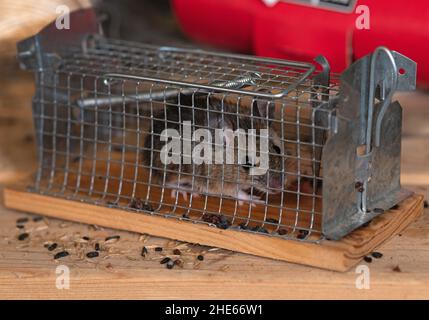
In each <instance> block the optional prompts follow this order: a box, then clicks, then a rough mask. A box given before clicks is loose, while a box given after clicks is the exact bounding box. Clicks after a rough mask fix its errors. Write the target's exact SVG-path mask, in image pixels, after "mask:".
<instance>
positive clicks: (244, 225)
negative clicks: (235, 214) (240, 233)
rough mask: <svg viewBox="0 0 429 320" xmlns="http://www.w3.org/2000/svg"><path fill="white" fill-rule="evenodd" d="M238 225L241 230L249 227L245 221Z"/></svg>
mask: <svg viewBox="0 0 429 320" xmlns="http://www.w3.org/2000/svg"><path fill="white" fill-rule="evenodd" d="M238 226H239V227H240V229H242V230H247V229H249V227H248V226H247V225H246V223H244V222H243V223H240V224H239V225H238Z"/></svg>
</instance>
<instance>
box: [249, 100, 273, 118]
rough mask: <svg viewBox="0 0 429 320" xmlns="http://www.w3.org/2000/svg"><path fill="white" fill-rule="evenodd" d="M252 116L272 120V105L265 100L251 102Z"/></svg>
mask: <svg viewBox="0 0 429 320" xmlns="http://www.w3.org/2000/svg"><path fill="white" fill-rule="evenodd" d="M253 115H255V116H258V117H261V118H267V117H268V119H273V118H274V103H272V102H271V101H267V100H256V99H255V100H253Z"/></svg>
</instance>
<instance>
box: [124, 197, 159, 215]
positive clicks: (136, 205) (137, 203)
mask: <svg viewBox="0 0 429 320" xmlns="http://www.w3.org/2000/svg"><path fill="white" fill-rule="evenodd" d="M129 206H130V208H133V209H137V210H146V211H151V212H152V211H154V210H153V208H152V206H151V205H150V204H149V203H146V202H143V200H141V199H139V198H135V199H133V200H131V203H130V205H129Z"/></svg>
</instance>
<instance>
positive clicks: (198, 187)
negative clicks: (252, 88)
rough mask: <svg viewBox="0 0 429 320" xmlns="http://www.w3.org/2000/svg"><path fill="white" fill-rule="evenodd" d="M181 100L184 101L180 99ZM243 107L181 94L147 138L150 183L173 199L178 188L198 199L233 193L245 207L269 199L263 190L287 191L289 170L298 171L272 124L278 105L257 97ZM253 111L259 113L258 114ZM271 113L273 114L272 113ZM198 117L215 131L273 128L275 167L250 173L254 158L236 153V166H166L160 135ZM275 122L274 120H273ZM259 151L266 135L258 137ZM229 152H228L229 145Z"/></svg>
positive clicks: (196, 123)
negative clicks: (241, 159)
mask: <svg viewBox="0 0 429 320" xmlns="http://www.w3.org/2000/svg"><path fill="white" fill-rule="evenodd" d="M179 101H180V102H179ZM239 107H240V112H239V113H238V112H237V108H238V106H237V105H236V104H235V103H231V102H225V103H223V102H222V99H219V98H218V97H215V96H209V98H208V96H207V95H206V94H193V95H192V94H191V95H185V94H180V95H179V98H178V99H176V101H175V102H173V103H171V105H169V106H166V108H165V109H161V110H159V109H158V110H157V111H156V112H155V113H154V115H153V121H151V124H150V126H149V129H148V134H147V135H146V138H145V143H144V153H143V163H144V165H145V166H146V167H147V168H149V169H150V171H151V172H152V175H151V181H149V184H150V185H153V184H156V185H158V186H161V187H164V186H165V187H167V188H170V189H171V190H172V191H171V197H173V198H175V197H176V196H177V192H179V193H180V194H182V196H183V198H184V199H185V200H187V199H188V196H187V194H188V193H192V195H193V197H198V196H199V195H200V194H206V195H213V196H217V197H222V198H223V197H224V196H227V197H231V198H233V199H236V200H238V203H239V205H243V204H244V202H250V203H251V205H252V206H255V204H256V203H265V201H263V200H262V197H261V194H266V195H268V194H276V193H280V192H282V191H284V189H285V186H286V187H287V186H288V184H290V183H291V182H292V180H290V179H288V177H287V175H286V174H285V173H286V172H292V170H293V167H294V164H293V163H292V162H291V161H290V160H289V158H288V156H287V152H286V153H285V148H284V145H283V143H282V141H281V139H280V138H279V135H278V133H277V132H276V130H274V129H273V127H272V125H271V123H270V124H269V125H267V120H266V119H270V120H273V119H274V108H273V106H272V105H268V106H267V102H261V101H257V100H254V101H253V103H251V105H247V106H246V105H240V106H239ZM252 112H253V113H252ZM267 112H268V113H267ZM183 121H192V122H193V127H196V128H202V127H203V128H204V127H205V128H210V131H212V132H213V131H214V129H231V130H232V131H235V130H237V129H238V128H239V129H243V130H244V131H245V132H248V131H247V130H249V129H256V132H259V130H260V129H268V152H269V157H268V162H269V170H267V171H266V173H265V174H260V175H250V173H249V171H250V169H251V167H252V163H251V161H249V159H248V158H246V163H242V164H239V163H238V158H237V157H235V159H234V163H233V164H211V165H210V164H201V165H196V164H173V163H170V164H166V165H164V163H162V161H161V149H162V148H163V146H164V145H165V143H166V142H165V141H161V139H160V135H161V133H162V131H163V130H164V129H166V128H169V129H175V130H178V131H179V130H180V126H181V122H183ZM269 122H272V121H269ZM256 144H257V146H256V147H257V150H258V149H259V144H260V139H259V138H258V135H257V137H256ZM224 152H226V150H225V149H224Z"/></svg>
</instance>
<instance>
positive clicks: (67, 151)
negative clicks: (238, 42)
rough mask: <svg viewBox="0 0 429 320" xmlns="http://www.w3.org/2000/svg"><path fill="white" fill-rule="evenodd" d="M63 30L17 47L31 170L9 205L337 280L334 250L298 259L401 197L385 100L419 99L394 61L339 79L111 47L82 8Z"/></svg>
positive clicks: (393, 106) (410, 65) (297, 68)
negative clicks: (284, 263) (25, 83)
mask: <svg viewBox="0 0 429 320" xmlns="http://www.w3.org/2000/svg"><path fill="white" fill-rule="evenodd" d="M73 23H76V24H77V25H75V26H73ZM71 26H72V28H71V30H67V29H65V30H57V29H56V28H55V25H50V26H48V27H47V28H45V29H44V30H43V31H41V32H40V33H39V34H37V35H36V36H34V37H32V38H29V39H27V40H24V41H22V42H20V43H19V44H18V55H19V60H20V62H21V65H22V66H23V67H24V68H25V69H29V70H33V71H34V72H35V77H36V93H35V96H34V100H33V116H34V124H35V129H36V136H37V150H38V156H39V166H38V171H37V174H36V178H35V181H34V184H32V186H31V187H30V188H28V190H27V191H26V192H24V193H20V195H21V196H23V197H21V196H20V197H18V196H17V195H18V194H17V193H13V191H11V190H8V191H7V192H6V203H7V205H8V206H10V207H14V208H17V209H23V210H27V211H34V212H38V213H45V214H48V215H53V216H58V217H63V218H67V219H71V220H77V221H83V222H88V223H96V224H101V225H106V226H109V227H117V228H124V229H129V230H132V231H139V232H147V233H150V234H154V235H159V236H165V237H171V238H176V239H180V240H185V241H190V242H199V243H202V244H209V245H217V246H220V247H225V248H228V249H232V250H237V251H244V252H248V253H254V254H258V255H265V256H270V257H275V258H281V259H286V260H290V261H294V262H301V263H307V264H311V265H317V266H321V267H327V268H331V269H338V270H342V269H345V268H346V267H348V266H349V265H350V264H347V263H346V262H342V265H341V266H338V265H337V266H335V262H332V263H330V262H327V260H328V259H333V258H332V253H329V254H327V257H323V254H321V253H320V255H321V256H320V257H311V258H309V257H306V255H307V256H308V255H311V254H313V253H312V251H311V250H318V249H319V248H326V247H328V248H331V249H328V252H331V251H332V246H334V247H335V246H336V245H337V244H335V243H342V242H341V240H340V239H341V238H343V237H344V236H346V235H347V234H349V233H350V232H352V231H353V230H355V229H357V228H358V227H361V226H362V225H364V224H366V223H367V222H369V221H370V220H372V219H374V218H375V217H376V216H378V215H380V214H382V213H384V212H385V211H388V210H389V209H390V208H392V207H394V206H395V205H397V204H398V203H401V201H403V200H405V199H406V198H409V197H410V196H411V193H409V192H407V191H405V190H403V189H401V187H400V181H399V176H400V154H401V121H402V115H401V112H402V110H401V106H400V105H399V103H398V102H393V101H392V95H393V94H394V92H395V91H397V90H413V89H414V88H415V76H416V64H415V63H414V62H413V61H411V60H410V59H408V58H406V57H405V56H403V55H401V54H399V53H397V52H394V51H390V50H388V49H387V48H384V47H380V48H378V49H376V50H375V51H374V53H373V54H371V55H368V56H366V57H363V58H362V59H359V60H357V61H356V62H355V63H354V64H352V65H351V66H350V67H349V68H348V69H347V70H346V71H345V72H344V73H342V74H341V75H336V74H333V73H331V72H330V68H329V64H328V62H327V61H326V59H325V58H323V57H317V58H316V59H315V61H314V62H313V63H303V62H292V61H284V60H277V59H269V58H259V57H252V56H244V55H236V54H225V53H218V52H206V51H202V50H197V49H183V48H182V49H179V48H171V47H156V46H151V45H144V44H140V43H131V42H125V41H121V40H113V39H108V38H106V37H103V36H102V35H101V34H100V33H99V32H98V25H97V23H96V19H95V16H94V15H93V13H92V12H91V11H79V12H76V13H74V14H73V15H72V20H71ZM24 195H27V196H30V197H32V201H33V202H32V204H30V203H28V204H27V205H24V203H26V201H25V200H23V199H24V198H25V196H24ZM411 198H412V199H414V200H413V201H414V202H410V199H411ZM411 198H410V199H408V200H407V201H408V202H407V206H408V207H407V208H408V209H407V210H408V211H407V210H406V211H407V212H408V213H406V214H405V216H410V217H411V216H412V217H415V216H416V215H418V212H420V210H421V209H420V207H421V203H420V202H421V199H420V198H418V197H417V198H416V197H415V196H414V197H411ZM43 199H45V200H46V199H49V201H48V200H46V202H45V204H43V201H44V200H43ZM50 201H51V202H50ZM76 201H78V202H79V203H76ZM35 203H36V204H35ZM49 203H50V204H49ZM416 203H417V204H416ZM94 205H95V206H94ZM410 208H414V209H413V210H411V209H410ZM416 210H417V211H416ZM60 211H66V213H64V212H61V213H60ZM67 211H70V213H67ZM77 211H80V213H77ZM411 212H412V213H411ZM416 212H417V213H416ZM384 215H386V216H387V215H388V213H384ZM403 216H404V215H402V216H398V217H397V218H395V217H394V216H391V217H392V218H391V219H392V220H393V221H392V222H389V223H392V225H394V226H395V228H393V227H392V228H393V229H392V230H397V229H398V228H399V227H398V226H400V227H401V228H403V227H404V226H405V225H406V224H408V223H409V221H411V220H410V219H409V218H407V219H402V218H400V217H403ZM395 219H398V220H397V221H396V222H395V221H394V220H395ZM124 221H126V223H124ZM360 230H361V229H360ZM389 230H390V229H389ZM377 232H378V231H377V230H372V231H368V233H367V236H368V239H367V240H368V243H366V244H365V245H364V246H363V247H364V248H365V249H363V251H365V250H370V249H372V248H371V246H375V245H378V244H379V243H380V242H381V241H382V240H384V239H385V238H386V237H388V236H390V235H391V234H392V233H393V232H394V231H391V232H390V231H389V232H387V233H386V234H383V233H381V234H382V235H383V236H382V239H377V240H374V242H373V243H372V242H371V241H372V240H371V239H374V238H376V234H377ZM334 240H337V241H334ZM252 243H258V245H256V246H255V245H252ZM252 246H253V247H254V248H252ZM264 246H265V247H264ZM255 247H257V248H255ZM273 248H276V250H278V251H281V252H277V253H276V252H274V250H273ZM309 248H311V249H309ZM299 250H303V252H304V253H302V254H300V253H297V252H299ZM307 250H310V251H307ZM363 251H362V252H360V253H357V255H356V256H355V257H354V258H353V259H354V262H356V261H357V259H358V258H360V256H362V255H363V254H365V253H366V252H363ZM314 252H316V251H314ZM341 254H344V250H343V251H342V252H341ZM359 255H360V256H359ZM300 256H301V257H300ZM302 256H304V257H302ZM351 256H353V255H352V254H351ZM350 259H351V258H350ZM333 260H335V259H333ZM318 261H320V262H318Z"/></svg>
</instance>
